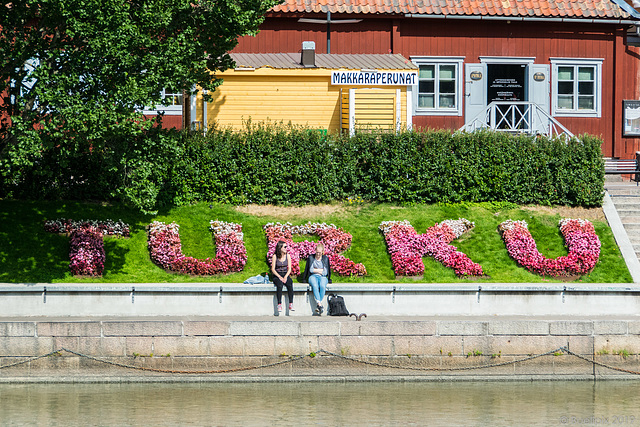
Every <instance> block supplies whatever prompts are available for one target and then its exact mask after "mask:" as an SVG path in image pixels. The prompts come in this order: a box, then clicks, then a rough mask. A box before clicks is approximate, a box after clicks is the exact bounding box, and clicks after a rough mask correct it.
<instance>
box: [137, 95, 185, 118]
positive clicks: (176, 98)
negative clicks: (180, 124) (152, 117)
mask: <svg viewBox="0 0 640 427" xmlns="http://www.w3.org/2000/svg"><path fill="white" fill-rule="evenodd" d="M161 95H162V99H163V100H165V101H166V105H157V106H156V108H155V109H151V108H145V109H144V112H143V113H144V114H157V113H160V112H164V114H165V115H168V116H175V115H181V114H182V104H183V102H184V97H183V96H182V91H178V92H173V91H171V90H169V89H163V90H162V92H161Z"/></svg>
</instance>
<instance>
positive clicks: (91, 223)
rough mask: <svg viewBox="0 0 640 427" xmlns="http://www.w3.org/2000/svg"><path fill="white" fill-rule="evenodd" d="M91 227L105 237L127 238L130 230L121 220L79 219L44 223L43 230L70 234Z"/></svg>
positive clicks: (55, 220) (59, 219)
mask: <svg viewBox="0 0 640 427" xmlns="http://www.w3.org/2000/svg"><path fill="white" fill-rule="evenodd" d="M87 227H92V228H95V229H96V230H99V231H100V232H101V233H102V234H103V235H105V236H122V237H129V233H130V229H129V224H126V223H124V222H122V220H118V221H113V220H106V221H97V220H89V219H81V220H79V221H74V220H72V219H68V218H66V219H65V218H58V219H52V220H49V221H45V223H44V229H45V231H48V232H50V233H71V232H72V231H73V230H76V229H78V228H87Z"/></svg>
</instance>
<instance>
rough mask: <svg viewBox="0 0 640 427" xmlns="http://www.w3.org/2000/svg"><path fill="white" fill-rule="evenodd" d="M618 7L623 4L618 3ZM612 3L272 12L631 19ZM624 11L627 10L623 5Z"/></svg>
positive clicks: (343, 0) (406, 1)
mask: <svg viewBox="0 0 640 427" xmlns="http://www.w3.org/2000/svg"><path fill="white" fill-rule="evenodd" d="M619 2H620V3H624V2H623V1H621V0H619ZM619 2H617V1H615V0H588V1H587V0H578V1H572V0H564V1H539V0H492V1H483V0H477V1H476V0H285V1H284V2H283V3H282V4H280V5H278V6H275V7H274V8H273V9H272V11H273V12H289V13H292V12H293V13H326V12H331V13H346V14H403V15H404V14H420V15H434V16H446V17H454V16H476V17H481V16H496V17H530V18H574V19H625V18H634V17H632V16H631V14H630V13H629V12H628V11H627V10H625V9H624V8H623V7H621V5H620V4H619ZM624 6H625V7H628V6H627V5H626V4H625V5H624Z"/></svg>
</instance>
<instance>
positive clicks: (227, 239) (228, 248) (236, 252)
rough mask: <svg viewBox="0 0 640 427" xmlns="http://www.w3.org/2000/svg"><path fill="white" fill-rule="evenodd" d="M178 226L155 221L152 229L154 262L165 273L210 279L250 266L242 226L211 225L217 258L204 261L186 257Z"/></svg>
mask: <svg viewBox="0 0 640 427" xmlns="http://www.w3.org/2000/svg"><path fill="white" fill-rule="evenodd" d="M179 228H180V227H179V226H178V224H176V223H175V222H172V223H171V224H168V225H167V224H165V223H163V222H159V221H154V222H152V223H151V224H150V225H149V251H150V253H151V260H152V261H153V262H155V263H156V264H157V265H159V266H160V267H162V268H164V269H165V270H169V271H173V272H176V273H182V274H190V275H195V276H210V275H214V274H225V273H233V272H238V271H242V270H243V269H244V266H245V264H246V263H247V250H246V248H245V246H244V242H243V234H242V226H241V225H240V224H235V223H232V222H222V221H211V227H210V228H209V229H210V230H211V232H212V233H213V237H214V240H215V245H216V257H215V258H206V259H203V260H200V259H197V258H193V257H188V256H184V254H183V253H182V243H181V242H180V234H179V232H178V230H179Z"/></svg>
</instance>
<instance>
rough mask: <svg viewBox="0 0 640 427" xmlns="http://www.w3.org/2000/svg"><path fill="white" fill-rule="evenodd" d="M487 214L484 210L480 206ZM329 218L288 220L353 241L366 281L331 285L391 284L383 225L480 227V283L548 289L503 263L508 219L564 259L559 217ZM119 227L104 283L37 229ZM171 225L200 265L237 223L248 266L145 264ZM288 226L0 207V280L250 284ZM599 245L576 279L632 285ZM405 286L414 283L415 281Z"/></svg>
mask: <svg viewBox="0 0 640 427" xmlns="http://www.w3.org/2000/svg"><path fill="white" fill-rule="evenodd" d="M484 206H489V205H484ZM337 210H338V211H339V213H335V214H331V215H329V216H316V217H313V216H309V217H304V218H295V219H292V220H291V222H292V223H294V224H303V223H306V222H307V221H312V222H327V223H333V224H336V225H337V226H339V227H343V228H344V229H345V230H346V231H347V232H349V233H351V234H352V235H353V244H352V247H351V249H350V250H349V251H348V252H347V253H345V255H346V256H347V257H349V258H351V259H352V260H354V261H355V262H362V263H364V265H365V266H366V268H367V271H368V274H369V275H368V276H367V277H365V278H357V277H353V278H339V277H335V280H334V282H355V283H360V282H377V283H383V282H392V281H395V276H394V273H393V270H392V267H391V261H390V258H389V255H388V254H387V252H386V245H385V243H384V239H383V236H382V234H381V233H380V232H378V225H379V224H380V222H382V221H388V220H404V219H407V220H409V221H410V222H411V224H412V225H413V226H414V227H415V229H416V230H417V231H418V233H423V232H424V230H425V229H426V228H427V227H430V226H431V225H433V224H434V223H435V222H438V221H442V220H444V219H457V218H459V217H463V218H467V219H469V220H471V221H474V222H475V223H476V227H475V229H474V230H472V231H471V232H470V233H468V234H467V235H465V236H462V237H461V238H460V239H458V240H457V241H454V242H453V244H454V245H455V246H457V247H458V249H459V250H460V251H462V252H464V253H466V254H467V255H469V256H470V257H471V259H472V260H474V261H475V262H478V263H480V264H481V265H482V266H483V268H484V271H485V273H486V274H488V275H489V276H490V279H480V280H479V281H478V282H487V281H488V282H542V281H554V280H552V279H551V280H550V279H546V278H542V277H539V276H536V275H533V274H530V273H528V272H527V271H525V270H524V269H522V268H519V267H518V266H517V265H516V264H515V262H514V261H513V260H512V259H510V258H509V256H508V254H507V252H506V249H505V246H504V242H503V241H502V239H501V238H500V235H499V233H498V231H497V226H498V224H499V223H500V222H502V221H504V220H506V219H514V220H518V219H524V220H526V221H527V222H528V223H529V229H530V231H531V233H532V235H533V236H534V238H535V239H536V242H537V245H538V249H539V250H540V251H541V252H542V253H543V254H544V255H545V256H547V257H552V258H554V257H557V256H562V255H566V248H565V246H564V243H563V240H562V236H561V235H560V233H559V230H558V226H557V224H558V220H559V219H560V216H558V215H555V216H551V215H543V214H539V213H533V212H530V211H527V210H522V209H511V210H506V211H495V209H491V208H490V207H489V208H487V207H469V206H464V205H455V206H438V205H419V206H412V207H396V206H391V205H384V204H382V205H381V204H363V205H360V206H344V207H342V208H341V209H337ZM55 218H72V219H114V220H117V219H122V220H123V221H125V222H127V223H129V224H130V225H131V227H132V237H131V238H130V239H116V238H107V239H105V249H106V253H107V260H106V265H105V274H104V277H103V278H101V279H95V280H94V279H91V280H90V279H79V278H74V277H73V276H71V275H70V274H69V267H68V263H69V260H68V250H69V245H68V239H67V238H66V237H63V236H58V235H52V234H49V233H46V232H45V231H44V230H43V226H42V224H43V221H44V220H45V219H55ZM156 219H157V220H159V221H165V222H171V221H175V222H177V223H178V224H180V235H181V239H182V245H183V252H184V253H185V254H186V255H190V256H194V257H197V258H206V257H212V256H214V255H215V249H214V247H213V244H212V239H211V234H210V232H209V231H208V226H209V220H211V219H218V220H223V221H233V222H239V223H242V225H243V230H244V233H245V244H246V246H247V252H248V262H247V265H246V267H245V270H244V271H243V272H241V273H235V274H231V275H228V276H217V277H189V276H184V275H177V274H170V273H166V272H165V271H163V270H161V269H160V268H158V267H156V266H155V265H154V264H152V263H151V261H150V260H149V253H148V251H147V247H146V233H145V226H146V225H147V224H149V223H150V222H151V221H152V220H156ZM286 220H287V219H286V218H274V217H258V216H253V215H248V214H243V213H240V212H238V211H236V210H235V209H234V208H233V207H232V206H227V205H213V207H212V208H210V207H209V205H208V204H198V205H194V206H188V207H180V208H174V209H171V210H169V211H166V212H160V213H159V214H158V215H157V216H156V217H149V216H144V215H141V214H139V213H137V212H134V211H131V210H126V209H121V208H118V207H113V206H102V205H99V204H83V203H75V202H48V203H44V202H43V203H39V202H18V201H6V200H5V201H0V282H14V283H15V282H18V283H22V282H28V283H32V282H82V283H86V282H138V283H140V282H242V281H243V280H244V279H246V278H247V277H250V276H253V275H256V274H260V273H264V272H265V271H266V270H267V265H266V262H265V250H266V241H265V238H264V234H263V231H262V226H263V225H264V224H265V223H267V222H270V221H280V222H284V221H286ZM593 222H594V225H595V228H596V232H597V233H598V236H599V237H600V240H601V242H602V252H601V256H600V261H599V263H598V265H597V266H596V268H595V269H594V271H593V272H592V273H591V274H590V275H589V276H586V277H583V278H581V279H580V280H581V281H583V282H608V283H616V282H630V281H631V276H630V275H629V273H628V271H627V269H626V266H625V264H624V261H623V259H622V257H621V255H620V253H619V250H618V248H617V246H616V244H615V242H614V240H613V236H612V234H611V230H610V229H609V227H608V225H607V224H606V223H603V222H598V221H593ZM424 262H425V266H426V268H425V275H424V280H423V281H424V282H467V280H465V279H458V278H456V277H455V275H454V274H453V272H452V270H450V269H447V268H444V267H443V266H442V265H440V264H439V263H438V262H436V261H434V260H433V259H430V258H425V259H424ZM401 281H407V282H412V280H411V279H401Z"/></svg>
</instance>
